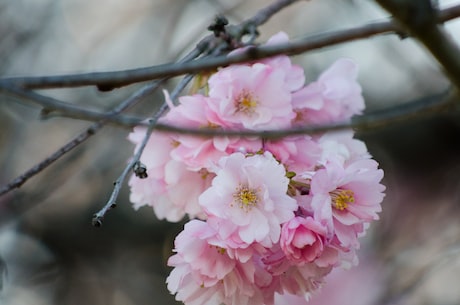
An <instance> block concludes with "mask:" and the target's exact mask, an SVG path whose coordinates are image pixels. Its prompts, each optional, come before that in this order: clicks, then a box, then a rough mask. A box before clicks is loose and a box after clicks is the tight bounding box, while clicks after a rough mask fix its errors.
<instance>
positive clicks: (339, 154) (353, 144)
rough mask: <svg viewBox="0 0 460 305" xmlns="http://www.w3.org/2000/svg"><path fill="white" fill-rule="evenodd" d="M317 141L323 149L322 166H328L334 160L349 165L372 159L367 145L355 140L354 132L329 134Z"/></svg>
mask: <svg viewBox="0 0 460 305" xmlns="http://www.w3.org/2000/svg"><path fill="white" fill-rule="evenodd" d="M317 141H318V144H319V146H320V147H321V149H322V152H321V158H320V161H319V163H320V164H327V163H328V160H332V159H335V160H336V161H340V162H342V163H343V164H349V163H352V162H353V161H355V160H359V159H370V158H371V155H370V154H369V152H368V151H367V147H366V144H365V143H364V142H362V141H360V140H358V139H354V138H353V131H352V130H343V131H334V132H328V133H326V134H324V135H322V136H321V137H320V138H319V139H318V140H317Z"/></svg>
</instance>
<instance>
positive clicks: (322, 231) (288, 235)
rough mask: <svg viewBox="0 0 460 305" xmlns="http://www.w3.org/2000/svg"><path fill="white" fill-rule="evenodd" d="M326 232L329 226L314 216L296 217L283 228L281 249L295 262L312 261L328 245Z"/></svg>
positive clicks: (300, 263)
mask: <svg viewBox="0 0 460 305" xmlns="http://www.w3.org/2000/svg"><path fill="white" fill-rule="evenodd" d="M326 233H327V228H326V227H324V226H323V225H322V224H321V223H319V222H317V221H315V220H314V219H313V218H312V217H306V218H304V217H294V218H292V219H291V220H289V221H288V222H286V223H285V224H284V225H283V227H282V229H281V239H280V245H281V249H283V252H284V253H285V254H286V258H287V259H288V260H290V261H291V262H293V263H295V264H299V265H303V264H305V263H312V262H313V261H315V259H317V258H318V257H320V256H321V254H322V252H323V250H324V248H325V246H326V245H325V243H326Z"/></svg>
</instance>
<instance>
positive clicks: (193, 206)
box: [129, 127, 214, 222]
mask: <svg viewBox="0 0 460 305" xmlns="http://www.w3.org/2000/svg"><path fill="white" fill-rule="evenodd" d="M144 135H145V128H141V127H137V128H135V129H134V131H133V132H132V133H131V134H130V135H129V139H130V140H131V141H132V142H133V143H135V144H136V148H137V147H138V146H139V145H140V143H141V141H142V139H143V137H144ZM175 145H177V144H176V142H175V141H174V139H173V138H172V137H171V136H169V135H165V134H157V133H153V134H152V135H151V137H150V139H149V140H148V142H147V145H146V147H145V149H144V153H143V154H142V156H141V159H140V160H141V162H142V163H144V164H145V165H146V168H147V174H148V177H147V178H145V179H140V178H138V177H136V176H134V175H133V176H132V177H131V179H130V180H129V186H130V188H131V194H130V201H131V202H132V203H133V204H134V207H135V208H139V207H141V206H144V205H149V206H151V207H153V209H154V211H155V214H156V216H157V217H158V218H159V219H167V220H168V221H172V222H176V221H179V220H181V219H182V218H183V217H184V216H185V215H189V216H191V217H200V218H203V217H204V214H203V212H202V209H201V207H200V206H199V204H198V197H199V195H200V194H201V193H202V192H203V191H204V190H205V189H206V188H207V187H208V186H209V185H210V183H211V179H212V178H213V176H214V175H213V174H212V173H208V172H207V171H190V170H188V169H187V167H186V165H185V164H184V163H181V162H178V161H176V160H173V159H172V158H171V156H170V154H171V151H172V150H173V149H174V147H175Z"/></svg>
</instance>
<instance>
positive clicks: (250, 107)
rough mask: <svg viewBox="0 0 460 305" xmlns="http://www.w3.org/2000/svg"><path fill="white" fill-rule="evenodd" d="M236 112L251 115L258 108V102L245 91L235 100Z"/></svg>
mask: <svg viewBox="0 0 460 305" xmlns="http://www.w3.org/2000/svg"><path fill="white" fill-rule="evenodd" d="M235 107H236V112H244V113H245V114H248V115H251V114H253V113H254V108H256V107H257V100H256V99H255V98H254V97H253V96H252V95H251V93H250V92H248V91H246V90H243V91H242V92H241V93H240V95H238V97H237V98H236V100H235Z"/></svg>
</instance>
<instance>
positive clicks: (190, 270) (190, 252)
mask: <svg viewBox="0 0 460 305" xmlns="http://www.w3.org/2000/svg"><path fill="white" fill-rule="evenodd" d="M215 235H216V231H215V230H214V229H212V228H211V227H210V226H209V225H208V224H207V223H206V222H202V221H198V220H192V221H190V222H188V223H187V224H186V225H185V227H184V231H182V232H181V233H180V234H179V235H178V236H177V237H176V240H175V252H176V254H175V255H173V256H172V257H170V259H169V261H168V265H169V266H172V267H174V269H173V271H172V272H171V274H170V275H169V277H168V279H167V283H168V289H169V290H170V291H171V292H172V293H175V294H176V300H178V301H182V302H184V304H186V305H202V304H221V303H224V304H243V305H250V304H263V303H264V296H263V295H262V290H261V289H262V288H263V287H265V286H267V285H269V284H270V283H271V275H270V274H269V273H268V272H266V271H264V269H263V265H261V263H260V259H259V258H257V257H254V258H253V259H251V260H248V261H247V262H245V263H242V262H240V261H238V260H233V259H231V258H230V257H229V256H228V255H227V253H226V249H225V248H221V247H219V246H216V245H214V244H212V243H210V240H213V238H214V237H215Z"/></svg>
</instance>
